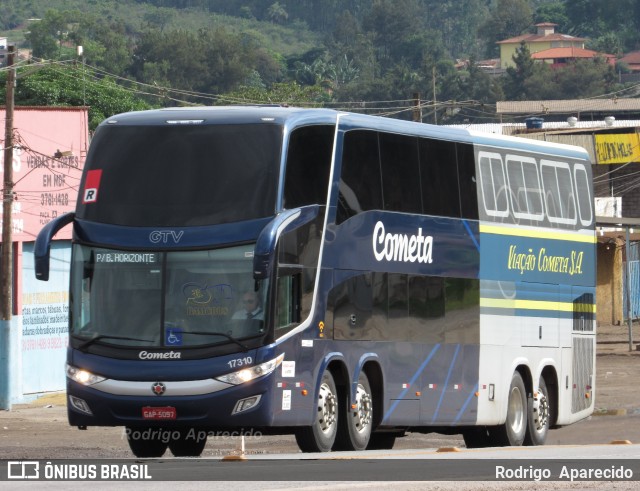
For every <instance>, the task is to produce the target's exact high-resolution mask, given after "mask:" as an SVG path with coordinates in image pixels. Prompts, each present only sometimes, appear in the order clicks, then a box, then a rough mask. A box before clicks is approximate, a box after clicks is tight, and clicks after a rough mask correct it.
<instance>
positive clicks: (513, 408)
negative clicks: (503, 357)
mask: <svg viewBox="0 0 640 491" xmlns="http://www.w3.org/2000/svg"><path fill="white" fill-rule="evenodd" d="M527 407H528V406H527V392H526V389H525V387H524V382H523V381H522V376H521V375H520V374H519V373H518V372H514V374H513V377H512V378H511V386H510V387H509V396H508V398H507V420H506V421H505V423H504V424H503V425H500V426H498V427H496V429H495V438H494V439H495V443H496V444H497V445H499V446H505V447H519V446H521V445H522V443H523V442H524V437H525V435H526V433H527V413H528V409H527ZM491 434H492V436H493V431H491Z"/></svg>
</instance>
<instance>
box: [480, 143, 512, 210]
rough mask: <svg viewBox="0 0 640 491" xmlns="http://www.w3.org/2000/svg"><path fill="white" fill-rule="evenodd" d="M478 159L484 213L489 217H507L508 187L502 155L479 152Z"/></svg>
mask: <svg viewBox="0 0 640 491" xmlns="http://www.w3.org/2000/svg"><path fill="white" fill-rule="evenodd" d="M478 160H479V167H480V183H481V186H482V187H481V189H482V198H483V199H482V202H483V203H484V211H485V213H486V214H487V215H488V216H490V217H496V218H506V217H508V216H509V201H508V194H509V188H508V186H507V181H506V178H505V174H504V167H503V166H502V157H501V156H500V154H497V153H489V152H479V154H478Z"/></svg>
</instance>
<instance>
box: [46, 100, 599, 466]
mask: <svg viewBox="0 0 640 491" xmlns="http://www.w3.org/2000/svg"><path fill="white" fill-rule="evenodd" d="M80 187H81V189H80V193H79V196H78V203H77V208H76V211H75V213H72V214H67V215H64V216H61V217H59V218H57V219H56V220H54V221H52V222H51V223H49V224H48V225H47V226H45V227H44V229H43V230H42V231H41V233H40V234H39V236H38V238H37V241H36V276H37V277H38V278H39V279H41V280H46V279H47V278H48V269H49V247H50V240H51V238H52V236H53V235H54V234H55V233H56V232H57V231H58V230H60V229H61V228H62V227H64V226H66V225H68V224H72V226H73V245H72V265H71V284H70V321H69V349H68V361H67V367H66V373H67V382H68V383H67V397H68V416H69V423H70V424H71V425H72V426H77V427H78V428H81V429H86V428H87V427H89V426H123V427H126V429H127V435H129V438H128V440H129V445H130V447H131V450H132V451H133V453H134V454H135V455H137V456H141V457H158V456H162V455H163V454H164V453H165V452H166V450H167V448H169V449H170V451H171V452H172V453H173V454H174V455H176V456H197V455H200V454H201V453H202V451H203V449H204V446H205V443H206V438H201V437H200V435H203V434H211V432H216V431H249V429H251V430H252V431H253V430H255V431H258V430H259V431H261V432H263V433H276V434H277V433H280V434H295V437H296V441H297V443H298V445H299V447H300V448H301V450H303V451H307V452H313V451H330V450H338V449H345V450H362V449H373V448H378V449H381V448H392V447H393V445H394V442H395V440H396V438H397V437H401V436H403V435H405V434H406V432H408V431H411V432H434V431H435V432H441V433H448V434H453V433H456V434H462V435H463V437H464V440H465V443H466V445H467V446H468V447H485V446H518V445H523V444H526V445H540V444H543V443H544V442H545V439H546V436H547V432H548V430H549V429H550V428H553V427H557V426H562V425H566V424H570V423H572V422H575V421H578V420H580V419H583V418H585V417H587V416H588V415H589V414H591V413H592V411H593V394H594V382H595V380H594V379H595V376H594V367H595V349H594V348H595V300H594V293H595V246H596V238H595V233H594V222H595V217H594V210H593V204H592V203H593V198H592V191H591V169H590V162H589V159H588V155H587V153H586V151H584V150H583V149H580V148H577V147H570V146H563V145H556V144H548V143H543V142H537V141H533V140H527V139H523V138H508V137H500V136H495V135H489V134H480V133H474V132H472V131H467V130H462V129H453V128H446V127H439V126H432V125H426V124H419V123H410V122H404V121H399V120H393V119H386V118H379V117H372V116H365V115H358V114H349V113H341V112H335V111H331V110H324V109H298V108H283V107H217V108H174V109H162V110H154V111H145V112H135V113H128V114H121V115H117V116H114V117H111V118H109V119H107V120H106V121H104V122H103V123H102V124H101V125H100V126H99V128H98V130H97V131H96V134H95V136H94V138H93V141H92V142H91V146H90V149H89V153H88V156H87V160H86V166H85V169H84V174H83V178H82V182H81V186H80ZM162 429H165V430H171V431H170V434H171V435H172V437H171V438H170V439H167V438H164V437H161V435H163V433H162V431H160V430H162ZM194 435H198V436H199V437H198V438H195V437H194ZM167 440H168V441H167Z"/></svg>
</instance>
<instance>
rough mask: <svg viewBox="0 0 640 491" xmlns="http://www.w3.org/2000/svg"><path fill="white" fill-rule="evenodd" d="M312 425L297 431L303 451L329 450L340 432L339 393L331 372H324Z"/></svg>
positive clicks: (299, 444)
mask: <svg viewBox="0 0 640 491" xmlns="http://www.w3.org/2000/svg"><path fill="white" fill-rule="evenodd" d="M314 413H315V414H314V421H313V424H312V425H311V426H305V427H302V428H300V429H299V430H298V431H297V432H296V442H297V443H298V447H300V450H302V451H303V452H329V451H330V450H331V447H333V444H334V442H335V440H336V434H337V433H338V393H337V390H336V384H335V382H334V381H333V376H332V375H331V372H324V374H323V375H322V381H321V382H320V390H319V392H318V401H317V403H316V408H315V411H314Z"/></svg>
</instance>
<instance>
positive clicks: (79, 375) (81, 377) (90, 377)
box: [67, 365, 105, 385]
mask: <svg viewBox="0 0 640 491" xmlns="http://www.w3.org/2000/svg"><path fill="white" fill-rule="evenodd" d="M67 377H69V378H70V379H71V380H73V381H74V382H78V383H79V384H82V385H93V384H97V383H98V382H102V381H103V380H105V378H104V377H101V376H100V375H94V374H93V373H91V372H88V371H87V370H83V369H81V368H77V367H74V366H71V365H67Z"/></svg>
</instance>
